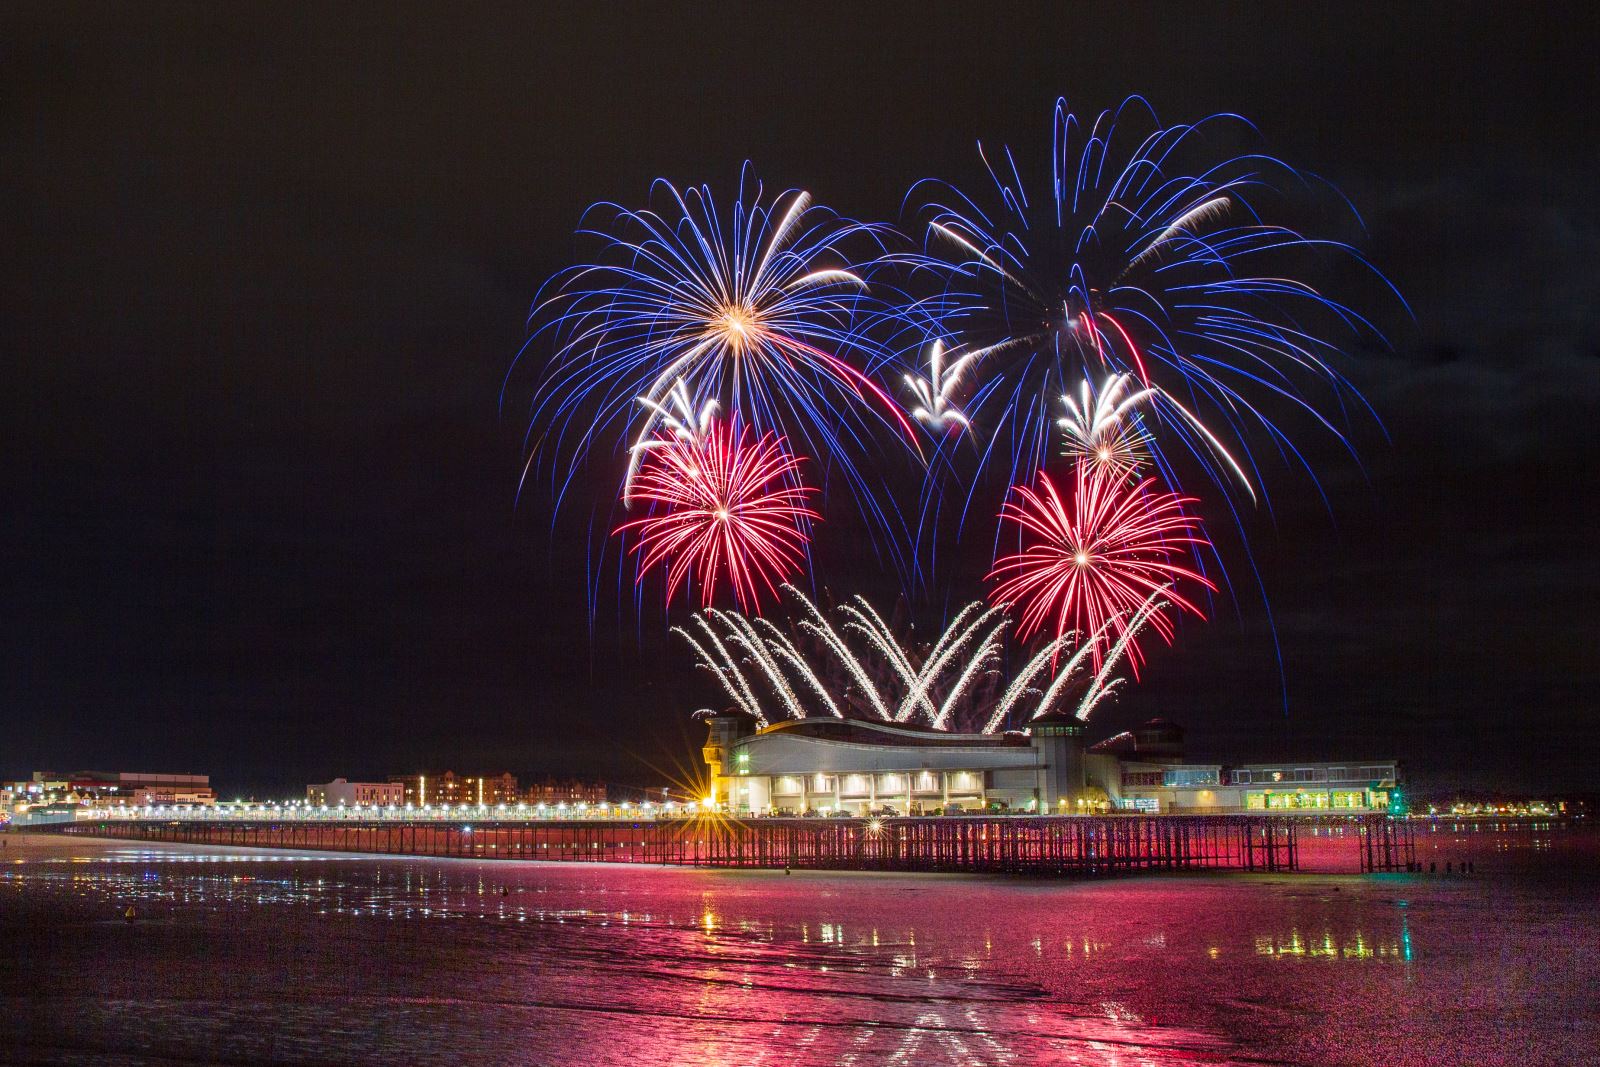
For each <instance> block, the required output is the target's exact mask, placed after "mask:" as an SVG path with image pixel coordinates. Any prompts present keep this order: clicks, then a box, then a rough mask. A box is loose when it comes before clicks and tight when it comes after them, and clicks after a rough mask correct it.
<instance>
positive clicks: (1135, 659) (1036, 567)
mask: <svg viewBox="0 0 1600 1067" xmlns="http://www.w3.org/2000/svg"><path fill="white" fill-rule="evenodd" d="M1074 482H1075V484H1074V486H1073V491H1072V494H1071V496H1070V497H1069V498H1068V499H1066V500H1063V499H1062V496H1061V493H1060V492H1059V491H1058V490H1057V489H1056V486H1055V483H1054V482H1052V481H1051V480H1050V476H1049V475H1048V474H1046V473H1045V472H1043V471H1040V472H1039V475H1038V486H1039V488H1038V490H1037V491H1035V490H1033V489H1030V488H1028V487H1027V486H1025V485H1019V486H1016V487H1015V488H1014V490H1013V498H1012V499H1011V500H1008V501H1007V502H1006V504H1005V506H1004V508H1003V509H1002V511H1001V517H1002V519H1009V520H1010V521H1012V522H1014V523H1015V524H1016V525H1017V526H1018V528H1019V530H1020V534H1021V537H1022V545H1023V547H1022V550H1021V551H1019V552H1017V553H1016V554H1014V555H1011V556H1006V557H1004V558H1002V559H1000V560H997V561H996V563H995V565H994V569H993V570H992V571H990V573H989V577H990V578H991V579H998V580H999V584H998V585H997V586H996V587H995V588H994V590H993V592H992V594H991V599H992V600H993V601H994V602H996V603H1013V604H1017V605H1019V606H1020V607H1021V609H1022V616H1021V621H1020V625H1019V633H1020V634H1021V635H1022V636H1023V637H1024V638H1026V637H1027V636H1028V635H1030V634H1032V633H1035V632H1037V631H1039V630H1040V629H1042V628H1045V627H1047V626H1048V627H1049V628H1050V629H1051V630H1052V631H1053V632H1054V633H1055V634H1056V635H1057V636H1059V635H1061V634H1064V633H1067V632H1068V631H1071V630H1078V631H1080V632H1083V633H1086V634H1090V635H1092V636H1091V639H1090V645H1091V647H1092V658H1093V660H1094V664H1095V667H1096V669H1097V670H1098V669H1099V667H1100V666H1101V664H1102V662H1103V660H1104V659H1105V651H1104V650H1105V646H1106V645H1107V644H1108V643H1111V642H1112V639H1113V635H1114V636H1115V638H1116V639H1120V638H1121V637H1122V636H1123V635H1124V634H1125V633H1126V631H1127V623H1126V620H1130V619H1132V618H1133V617H1134V615H1135V613H1137V612H1138V610H1139V608H1140V606H1141V605H1142V604H1144V603H1145V602H1146V601H1148V600H1149V599H1150V597H1152V596H1154V595H1156V594H1157V593H1164V595H1165V597H1166V599H1167V600H1169V601H1170V602H1171V603H1172V604H1173V605H1175V606H1176V607H1178V608H1181V609H1182V610H1184V611H1190V612H1193V613H1194V614H1196V615H1200V616H1201V617H1204V613H1203V612H1201V610H1200V609H1199V608H1198V607H1197V606H1196V605H1195V604H1194V603H1193V602H1191V601H1190V600H1188V599H1186V598H1185V597H1184V596H1182V595H1181V594H1179V593H1178V592H1177V590H1176V588H1174V586H1175V585H1176V583H1177V582H1178V581H1179V580H1188V581H1195V582H1199V583H1200V584H1201V585H1204V586H1206V587H1207V588H1209V589H1214V588H1216V587H1215V586H1214V585H1213V584H1212V583H1211V582H1210V581H1209V580H1208V579H1207V578H1206V577H1205V576H1203V575H1201V574H1199V573H1198V572H1196V571H1195V570H1193V569H1191V568H1190V567H1188V566H1186V565H1185V563H1184V562H1183V560H1184V559H1185V558H1186V557H1187V556H1189V555H1190V554H1191V553H1192V552H1193V551H1195V550H1196V549H1198V548H1201V547H1207V546H1208V545H1209V542H1207V541H1206V539H1205V537H1204V536H1203V535H1201V533H1200V522H1199V519H1197V518H1196V517H1194V516H1193V515H1190V514H1189V513H1188V512H1186V511H1185V507H1186V506H1187V505H1189V504H1191V503H1193V502H1194V501H1193V500H1192V499H1191V498H1187V497H1181V496H1178V495H1177V494H1175V493H1169V492H1166V491H1164V490H1162V489H1160V488H1159V487H1158V486H1157V484H1156V483H1155V480H1154V479H1152V478H1147V479H1145V480H1143V481H1141V482H1139V483H1137V484H1132V485H1130V484H1128V483H1127V482H1126V481H1124V480H1122V479H1119V478H1116V477H1113V476H1111V475H1109V474H1108V473H1107V472H1106V471H1104V470H1102V469H1097V468H1095V467H1094V466H1092V465H1089V464H1078V465H1077V466H1076V467H1075V468H1074ZM1148 622H1149V624H1150V625H1151V626H1152V627H1153V628H1154V629H1155V631H1156V632H1157V633H1159V634H1160V635H1161V636H1162V638H1163V639H1165V640H1167V641H1168V642H1170V641H1171V640H1172V634H1173V623H1172V620H1171V619H1170V618H1168V617H1167V616H1166V615H1165V614H1164V613H1163V612H1159V611H1157V612H1154V613H1152V614H1151V615H1150V617H1149V619H1148ZM1127 656H1128V662H1129V664H1130V666H1132V668H1133V671H1134V674H1135V676H1137V675H1138V671H1139V665H1140V663H1141V662H1142V660H1143V656H1142V654H1141V653H1140V650H1139V646H1138V643H1137V642H1131V643H1129V644H1128V645H1127Z"/></svg>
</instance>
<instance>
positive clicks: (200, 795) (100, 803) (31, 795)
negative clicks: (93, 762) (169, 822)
mask: <svg viewBox="0 0 1600 1067" xmlns="http://www.w3.org/2000/svg"><path fill="white" fill-rule="evenodd" d="M3 791H4V792H5V793H9V794H10V797H11V799H10V802H9V804H8V807H10V808H12V809H14V810H17V811H29V810H34V809H39V808H45V807H57V806H59V807H63V808H70V807H91V808H93V807H115V806H117V805H119V804H127V805H138V806H143V805H146V804H160V805H166V806H169V807H170V806H172V805H175V804H176V805H183V806H186V807H192V806H199V805H211V804H215V803H216V802H217V794H216V792H215V790H213V789H212V788H211V776H210V775H205V774H161V773H151V772H143V771H74V772H72V773H71V774H61V773H59V772H57V771H34V772H33V777H32V778H29V779H26V780H23V781H17V782H7V783H5V785H4V787H3Z"/></svg>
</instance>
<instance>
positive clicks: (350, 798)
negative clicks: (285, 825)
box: [306, 778, 406, 808]
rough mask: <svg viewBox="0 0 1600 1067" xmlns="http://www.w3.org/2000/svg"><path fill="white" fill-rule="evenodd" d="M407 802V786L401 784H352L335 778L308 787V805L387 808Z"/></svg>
mask: <svg viewBox="0 0 1600 1067" xmlns="http://www.w3.org/2000/svg"><path fill="white" fill-rule="evenodd" d="M405 800H406V790H405V786H404V785H403V784H401V783H400V782H351V781H346V780H345V779H343V778H335V779H334V780H333V781H331V782H326V783H323V784H321V785H316V784H312V785H308V786H306V803H308V804H326V805H327V806H328V807H330V808H331V807H338V806H339V805H341V804H343V805H344V806H345V807H354V806H355V805H357V804H360V805H362V806H363V807H370V806H372V805H374V804H376V805H378V806H380V807H387V806H389V805H391V804H393V805H396V806H398V805H401V804H404V803H405Z"/></svg>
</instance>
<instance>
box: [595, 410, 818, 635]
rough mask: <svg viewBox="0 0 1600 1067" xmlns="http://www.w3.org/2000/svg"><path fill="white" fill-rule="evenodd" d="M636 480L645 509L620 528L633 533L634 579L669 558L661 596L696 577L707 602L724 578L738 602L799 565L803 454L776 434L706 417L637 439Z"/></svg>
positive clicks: (772, 587) (806, 514)
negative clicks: (690, 427)
mask: <svg viewBox="0 0 1600 1067" xmlns="http://www.w3.org/2000/svg"><path fill="white" fill-rule="evenodd" d="M640 452H641V453H642V454H643V457H644V458H643V459H642V461H641V462H640V465H639V472H638V475H637V477H636V479H635V484H634V487H633V496H634V498H635V499H637V500H640V501H643V502H645V503H647V504H649V505H651V514H649V515H647V516H645V517H644V518H641V519H637V520H634V521H632V522H627V523H624V524H622V525H621V526H620V527H618V531H617V532H618V533H624V534H626V533H632V534H633V535H634V536H635V537H636V538H637V543H636V544H635V545H634V548H633V551H634V552H635V553H637V554H638V556H639V580H640V581H641V582H642V581H643V580H644V576H645V574H646V573H648V572H649V571H651V570H653V569H654V568H655V567H656V566H657V565H658V564H660V563H662V562H666V563H667V599H668V600H669V601H670V600H671V599H672V597H673V596H674V594H676V592H677V590H678V587H679V586H681V585H682V584H684V582H685V581H686V580H690V579H692V580H693V582H694V584H696V585H698V586H699V588H700V598H701V602H702V604H704V605H706V606H709V605H710V604H711V603H712V600H713V598H714V596H715V595H716V591H717V590H718V589H719V588H720V587H721V586H722V585H724V584H726V585H728V586H730V587H731V588H732V590H733V595H734V599H735V600H736V601H737V602H738V603H739V605H740V606H741V607H744V606H747V605H754V604H756V603H758V601H759V599H760V595H761V593H762V591H763V590H764V591H766V592H768V593H773V594H774V595H775V594H776V587H777V583H778V582H780V581H782V580H783V579H784V578H785V577H787V576H788V575H790V574H793V573H794V572H796V571H798V570H799V569H801V567H803V566H804V564H805V549H806V544H807V541H808V538H807V533H806V529H807V526H808V524H809V523H810V522H812V521H815V520H817V519H819V518H821V516H820V515H818V514H817V513H816V512H815V511H813V510H811V509H810V508H809V507H807V506H806V500H807V497H808V496H809V495H810V494H811V492H812V491H811V490H810V489H808V488H807V487H805V486H804V485H802V484H800V480H799V471H800V460H799V459H797V458H796V457H794V456H792V455H790V454H789V453H788V452H787V451H786V450H785V449H784V442H783V439H782V438H780V437H779V436H777V435H776V434H774V433H770V432H769V433H766V434H764V435H762V436H760V437H756V436H755V434H754V433H753V432H752V431H751V430H750V429H749V428H748V427H743V426H738V425H736V424H732V423H727V424H723V423H717V422H715V421H708V423H707V424H706V425H705V426H704V428H703V430H701V431H700V432H697V433H688V434H679V433H676V432H673V433H661V434H658V435H657V436H656V437H655V438H654V439H652V440H650V441H647V442H643V443H642V444H641V446H640Z"/></svg>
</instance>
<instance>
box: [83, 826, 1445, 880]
mask: <svg viewBox="0 0 1600 1067" xmlns="http://www.w3.org/2000/svg"><path fill="white" fill-rule="evenodd" d="M1354 822H1355V824H1356V827H1357V834H1356V835H1355V840H1356V842H1357V843H1358V844H1359V848H1360V870H1361V871H1363V872H1367V871H1388V870H1401V869H1405V866H1407V865H1409V864H1410V863H1411V862H1412V861H1414V859H1415V851H1414V845H1412V844H1411V841H1412V837H1411V831H1410V828H1409V826H1407V825H1405V824H1404V822H1403V820H1393V819H1389V818H1388V817H1386V816H1381V815H1380V816H1361V817H1357V818H1356V819H1355V820H1354ZM1303 824H1304V820H1303V819H1301V818H1299V817H1296V816H1292V815H1104V816H1094V815H1063V816H961V817H953V818H952V817H927V818H917V817H911V818H883V819H782V818H760V819H735V818H730V817H728V816H724V815H712V814H708V815H703V816H698V817H692V818H683V817H680V818H672V819H611V820H599V819H583V820H573V821H562V820H552V819H538V820H536V819H516V818H509V819H508V818H500V819H496V818H490V819H487V820H481V819H480V820H473V821H470V822H469V821H466V820H458V821H452V822H444V821H441V820H403V819H365V820H363V819H351V818H343V817H341V818H336V819H327V820H316V819H306V818H299V819H293V820H277V819H271V818H262V819H242V818H237V817H229V818H226V819H215V820H206V819H200V818H194V817H188V818H184V819H160V818H150V819H107V820H103V821H101V820H92V819H91V820H80V821H78V822H76V823H74V824H72V825H70V826H62V827H59V828H54V830H55V832H58V833H66V834H75V835H84V836H90V837H109V838H120V839H127V840H137V841H160V842H170V843H174V844H192V845H231V846H245V847H254V848H276V849H317V850H331V851H339V852H366V853H379V854H390V855H408V856H436V857H452V858H472V859H491V860H536V861H537V860H545V861H560V862H573V861H603V862H611V863H653V864H671V865H678V866H695V867H732V868H768V869H775V868H780V867H785V868H791V869H826V870H875V871H974V872H976V871H1010V872H1036V873H1042V874H1115V873H1123V872H1139V871H1159V870H1236V871H1295V870H1298V869H1300V866H1301V865H1300V834H1301V832H1303V829H1304V826H1303ZM1354 866H1355V864H1351V867H1354Z"/></svg>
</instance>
